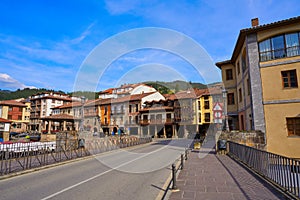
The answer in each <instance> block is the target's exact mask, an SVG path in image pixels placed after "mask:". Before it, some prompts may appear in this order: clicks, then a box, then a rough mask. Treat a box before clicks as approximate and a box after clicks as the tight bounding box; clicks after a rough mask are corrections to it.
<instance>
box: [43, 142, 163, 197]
mask: <svg viewBox="0 0 300 200" xmlns="http://www.w3.org/2000/svg"><path fill="white" fill-rule="evenodd" d="M166 147H167V146H164V147H162V148H166ZM160 150H161V148H159V149H157V150H155V151H152V152H149V153H146V154H144V155H142V156H140V157H138V158H135V159H133V160H130V161H128V162H126V163H123V164H121V165H119V166H117V167H116V168H112V169H109V170H107V171H105V172H102V173H100V174H97V175H95V176H93V177H91V178H88V179H86V180H84V181H81V182H79V183H76V184H74V185H71V186H69V187H67V188H65V189H62V190H60V191H58V192H56V193H53V194H51V195H49V196H47V197H44V198H42V199H41V200H47V199H50V198H52V197H55V196H57V195H59V194H61V193H63V192H66V191H68V190H71V189H73V188H75V187H77V186H79V185H82V184H84V183H86V182H88V181H91V180H93V179H95V178H98V177H100V176H102V175H104V174H107V173H109V172H111V171H113V170H115V169H118V168H120V167H122V166H124V165H127V164H129V163H131V162H134V161H136V160H138V159H141V158H143V157H146V156H148V155H150V154H152V153H155V152H157V151H160Z"/></svg>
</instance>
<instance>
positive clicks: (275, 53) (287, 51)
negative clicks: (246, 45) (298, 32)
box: [259, 46, 300, 62]
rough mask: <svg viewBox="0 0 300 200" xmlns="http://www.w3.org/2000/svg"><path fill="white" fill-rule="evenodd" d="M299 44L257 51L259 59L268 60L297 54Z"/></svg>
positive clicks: (298, 53) (299, 52)
mask: <svg viewBox="0 0 300 200" xmlns="http://www.w3.org/2000/svg"><path fill="white" fill-rule="evenodd" d="M299 55H300V46H292V47H288V48H283V49H276V50H270V51H263V52H260V53H259V57H260V61H261V62H263V61H268V60H274V59H279V58H285V57H292V56H299Z"/></svg>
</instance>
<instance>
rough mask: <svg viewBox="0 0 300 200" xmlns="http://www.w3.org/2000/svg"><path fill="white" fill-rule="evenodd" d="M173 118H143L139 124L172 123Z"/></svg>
mask: <svg viewBox="0 0 300 200" xmlns="http://www.w3.org/2000/svg"><path fill="white" fill-rule="evenodd" d="M174 122H175V120H174V119H143V120H140V124H141V125H148V124H171V123H174Z"/></svg>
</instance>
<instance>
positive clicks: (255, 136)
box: [219, 131, 266, 149]
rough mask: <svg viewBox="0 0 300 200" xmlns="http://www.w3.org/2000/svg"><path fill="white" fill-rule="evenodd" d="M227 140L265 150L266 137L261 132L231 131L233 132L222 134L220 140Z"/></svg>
mask: <svg viewBox="0 0 300 200" xmlns="http://www.w3.org/2000/svg"><path fill="white" fill-rule="evenodd" d="M222 139H224V140H227V141H232V142H236V143H239V144H244V145H246V146H250V147H255V148H259V149H265V146H266V144H265V136H264V133H263V132H261V131H247V132H239V131H231V132H222V133H221V135H220V137H219V140H222Z"/></svg>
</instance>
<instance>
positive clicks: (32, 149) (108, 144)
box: [0, 136, 152, 175]
mask: <svg viewBox="0 0 300 200" xmlns="http://www.w3.org/2000/svg"><path fill="white" fill-rule="evenodd" d="M151 141H152V138H151V137H144V138H137V137H132V136H128V137H121V138H120V137H113V136H112V137H107V138H99V139H87V140H84V141H80V140H77V139H73V140H71V139H69V140H58V141H53V142H27V143H12V144H0V175H5V174H9V173H13V172H19V171H23V170H27V169H32V168H37V167H41V166H45V165H50V164H54V163H58V162H63V161H66V160H71V159H76V158H80V157H84V156H89V155H92V154H98V153H101V152H106V151H111V150H114V149H119V148H126V147H130V146H135V145H139V144H145V143H148V142H151Z"/></svg>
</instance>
